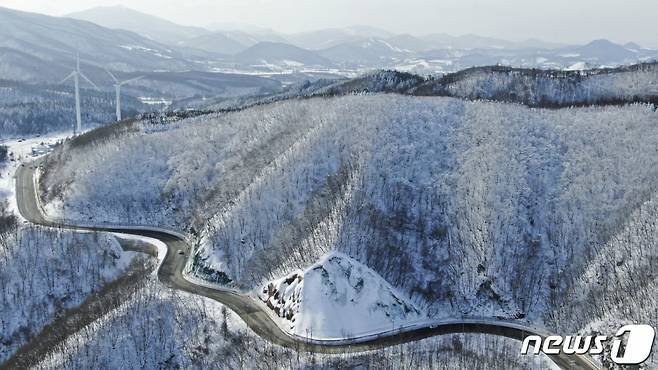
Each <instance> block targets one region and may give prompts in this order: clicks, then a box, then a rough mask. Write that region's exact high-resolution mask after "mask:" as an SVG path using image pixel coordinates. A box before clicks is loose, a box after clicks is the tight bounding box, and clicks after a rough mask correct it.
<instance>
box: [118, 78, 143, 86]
mask: <svg viewBox="0 0 658 370" xmlns="http://www.w3.org/2000/svg"><path fill="white" fill-rule="evenodd" d="M142 78H144V76H139V77H135V78H131V79H130V80H126V81H121V82H119V85H125V84H128V83H131V82H135V81H137V80H141V79H142Z"/></svg>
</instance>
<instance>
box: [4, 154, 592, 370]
mask: <svg viewBox="0 0 658 370" xmlns="http://www.w3.org/2000/svg"><path fill="white" fill-rule="evenodd" d="M39 165H40V161H36V162H33V163H29V164H25V165H23V166H20V167H19V168H18V170H17V171H16V175H15V177H16V200H17V203H18V208H19V211H20V213H21V215H22V216H23V217H24V218H25V219H26V220H28V221H30V222H32V223H34V224H38V225H42V226H51V227H58V228H65V229H71V230H89V231H103V232H112V233H122V234H131V235H138V236H143V237H149V238H154V239H158V240H160V241H161V242H163V243H164V244H165V245H166V246H167V252H166V255H165V257H164V260H163V261H162V264H161V265H160V268H159V270H158V278H159V280H160V281H161V282H162V283H164V284H165V285H167V286H168V287H170V288H172V289H178V290H181V291H185V292H189V293H192V294H198V295H202V296H205V297H208V298H211V299H214V300H216V301H218V302H220V303H222V304H224V305H226V306H227V307H228V308H230V309H231V310H233V311H234V312H235V313H236V314H238V315H239V316H240V317H241V318H242V319H243V320H244V322H245V323H246V324H247V325H248V326H249V328H250V329H251V330H253V331H254V332H255V333H256V334H258V335H259V336H261V337H262V338H264V339H265V340H268V341H270V342H272V343H275V344H277V345H280V346H284V347H288V348H293V349H296V350H302V351H312V352H320V353H345V352H361V351H367V350H373V349H377V348H381V347H386V346H392V345H396V344H402V343H407V342H412V341H418V340H421V339H424V338H428V337H432V336H436V335H446V334H454V333H483V334H491V335H498V336H504V337H508V338H513V339H516V340H519V341H522V340H523V339H524V338H525V337H526V336H528V335H539V336H541V337H544V338H545V337H546V336H548V335H551V333H547V332H544V331H543V330H540V329H536V328H531V327H527V326H525V325H523V324H521V323H516V322H508V321H499V320H493V319H491V320H489V319H462V320H453V321H444V322H438V323H435V324H431V325H426V326H413V327H408V328H404V329H400V330H395V331H391V332H387V333H381V334H378V335H371V336H364V337H359V338H353V339H349V340H316V339H308V338H303V337H299V336H295V335H290V334H288V333H286V332H284V331H283V330H282V329H281V328H280V327H279V326H278V325H277V323H276V322H274V320H273V319H272V318H271V316H270V315H269V314H268V313H267V312H266V311H265V308H263V306H262V305H260V304H258V303H257V302H256V301H255V300H254V299H253V298H251V297H250V296H249V295H246V294H242V293H240V292H236V291H233V290H228V289H220V288H210V287H207V286H203V285H198V284H195V283H193V282H190V281H189V280H187V279H185V277H184V275H183V268H184V265H185V262H186V257H185V256H189V255H190V249H191V248H190V245H189V244H188V243H187V241H186V240H185V238H184V237H183V236H182V235H180V234H178V233H176V232H173V231H167V230H163V229H156V228H148V227H136V226H114V225H112V226H89V225H86V226H85V225H73V224H70V223H67V222H63V221H57V220H52V219H50V218H48V217H47V216H45V215H44V213H43V211H42V209H41V207H40V205H39V200H38V197H37V186H36V185H35V176H34V175H35V171H36V169H37V168H38V166H39ZM178 251H183V253H184V256H183V255H180V254H179V253H178ZM519 350H520V345H519ZM549 357H550V358H551V360H552V361H554V362H555V363H556V364H557V365H558V366H559V367H561V368H563V369H589V370H595V369H601V366H600V365H599V364H598V363H597V362H596V361H595V360H594V359H592V358H591V357H590V356H588V355H566V354H560V355H552V356H549Z"/></svg>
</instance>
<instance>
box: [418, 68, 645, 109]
mask: <svg viewBox="0 0 658 370" xmlns="http://www.w3.org/2000/svg"><path fill="white" fill-rule="evenodd" d="M410 92H411V93H412V94H414V95H444V96H453V97H460V98H468V99H487V100H496V101H506V102H515V103H520V104H528V105H531V106H540V107H556V106H569V105H586V104H610V103H623V102H633V101H635V100H640V101H647V99H650V100H652V101H654V102H655V101H657V100H658V63H651V64H639V65H633V66H627V67H620V68H618V69H610V70H591V71H584V72H563V71H542V70H530V69H512V68H508V67H477V68H472V69H467V70H464V71H461V72H457V73H454V74H450V75H447V76H445V77H443V78H439V79H436V80H431V81H428V82H426V83H424V84H420V85H418V86H416V87H413V88H411V90H410Z"/></svg>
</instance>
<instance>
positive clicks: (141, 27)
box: [66, 5, 209, 44]
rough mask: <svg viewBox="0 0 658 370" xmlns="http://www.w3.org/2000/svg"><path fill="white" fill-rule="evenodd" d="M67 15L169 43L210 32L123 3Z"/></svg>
mask: <svg viewBox="0 0 658 370" xmlns="http://www.w3.org/2000/svg"><path fill="white" fill-rule="evenodd" d="M66 17H69V18H75V19H80V20H84V21H89V22H92V23H96V24H98V25H100V26H103V27H107V28H111V29H122V30H127V31H132V32H135V33H137V34H140V35H142V36H144V37H146V38H148V39H151V40H155V41H158V42H162V43H167V44H177V43H179V42H181V41H185V40H188V39H191V38H194V37H198V36H201V35H205V34H208V33H209V31H208V30H206V29H204V28H201V27H189V26H181V25H179V24H176V23H174V22H170V21H168V20H166V19H162V18H159V17H156V16H153V15H149V14H145V13H142V12H139V11H136V10H133V9H130V8H126V7H124V6H121V5H117V6H103V7H96V8H91V9H87V10H83V11H80V12H75V13H70V14H67V15H66Z"/></svg>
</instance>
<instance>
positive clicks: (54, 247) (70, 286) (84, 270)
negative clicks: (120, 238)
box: [0, 227, 131, 363]
mask: <svg viewBox="0 0 658 370" xmlns="http://www.w3.org/2000/svg"><path fill="white" fill-rule="evenodd" d="M130 261H131V256H130V254H125V253H123V251H122V250H121V247H120V246H119V244H118V243H117V241H116V240H115V239H114V238H113V237H111V236H109V235H106V234H97V233H73V232H66V231H58V230H51V229H45V228H40V227H29V228H19V229H12V230H4V231H2V233H0V343H1V344H2V345H0V363H2V362H4V361H5V360H6V359H7V358H8V357H9V356H10V355H11V354H12V353H13V352H14V351H16V349H18V348H19V347H20V346H21V345H23V344H25V343H26V342H27V341H28V340H29V339H30V338H32V337H34V336H35V335H37V334H38V333H39V332H40V331H41V329H42V328H43V327H44V326H45V325H47V324H50V323H51V322H53V321H54V320H55V319H56V318H57V317H60V316H61V315H62V314H63V313H64V310H67V309H71V308H74V307H77V306H78V305H80V303H82V302H83V301H84V300H85V298H86V297H87V296H88V295H89V294H91V293H93V292H95V291H98V290H99V289H101V288H102V287H103V286H105V285H106V284H107V283H109V282H111V281H113V280H114V279H116V278H117V277H119V276H120V275H121V274H122V273H123V272H124V271H125V270H126V269H127V268H128V266H129V263H130Z"/></svg>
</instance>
